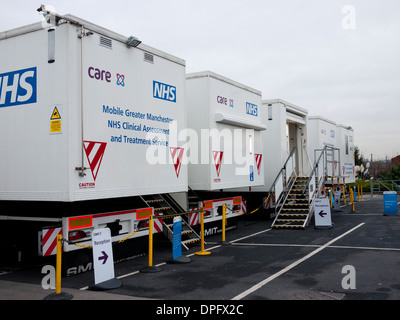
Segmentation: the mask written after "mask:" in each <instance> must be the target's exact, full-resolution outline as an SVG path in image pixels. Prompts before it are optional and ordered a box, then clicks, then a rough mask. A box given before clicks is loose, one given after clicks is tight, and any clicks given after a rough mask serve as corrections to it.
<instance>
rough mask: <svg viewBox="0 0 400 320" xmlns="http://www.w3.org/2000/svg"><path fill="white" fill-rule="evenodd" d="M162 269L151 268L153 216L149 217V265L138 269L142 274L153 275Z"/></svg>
mask: <svg viewBox="0 0 400 320" xmlns="http://www.w3.org/2000/svg"><path fill="white" fill-rule="evenodd" d="M161 270H162V269H161V268H160V267H157V266H153V215H152V214H151V215H150V217H149V265H148V266H147V267H144V268H142V269H140V270H139V271H140V272H143V273H155V272H160V271H161Z"/></svg>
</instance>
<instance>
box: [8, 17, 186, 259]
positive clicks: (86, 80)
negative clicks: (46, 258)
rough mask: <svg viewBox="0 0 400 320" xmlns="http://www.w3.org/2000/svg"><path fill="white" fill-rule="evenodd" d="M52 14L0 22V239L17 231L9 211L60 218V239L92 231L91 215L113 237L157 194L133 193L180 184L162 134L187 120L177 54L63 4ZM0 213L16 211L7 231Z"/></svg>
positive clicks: (171, 146)
mask: <svg viewBox="0 0 400 320" xmlns="http://www.w3.org/2000/svg"><path fill="white" fill-rule="evenodd" d="M55 21H56V24H55V25H52V26H50V25H47V24H46V23H36V24H32V25H28V26H25V27H21V28H18V29H14V30H10V31H5V32H2V33H0V52H1V56H2V59H1V61H0V150H1V153H0V163H1V166H0V200H6V201H1V202H0V206H1V207H2V210H1V214H2V215H3V216H1V217H0V220H3V221H0V222H1V224H0V227H1V230H2V231H3V230H4V231H6V232H5V233H3V232H1V235H2V238H1V239H0V242H1V243H5V242H8V241H10V239H9V238H8V236H11V235H17V237H18V238H21V237H20V235H21V234H25V235H27V233H24V231H23V230H22V227H21V226H22V222H21V221H22V220H23V219H22V218H20V217H19V216H28V217H24V220H28V221H35V222H34V223H35V224H36V223H38V221H41V222H43V223H47V224H48V225H55V224H57V225H58V226H60V224H59V222H60V221H61V220H62V221H63V231H62V232H63V237H64V238H65V239H67V240H68V239H69V240H71V239H72V236H73V237H74V239H75V241H84V242H83V243H84V244H85V243H90V235H91V232H92V230H93V228H94V227H96V226H98V227H104V226H109V227H110V228H111V229H113V230H114V231H112V236H113V241H115V240H119V239H121V238H124V237H126V236H127V235H129V234H130V233H131V232H132V231H133V230H135V229H136V228H138V226H139V224H140V223H141V222H143V220H141V219H143V217H145V216H148V215H149V210H148V209H151V208H150V207H153V204H152V203H154V202H155V201H152V202H151V201H148V202H147V201H145V200H144V199H143V200H140V201H136V200H137V199H136V198H140V197H135V196H144V195H154V194H163V193H174V192H183V191H187V186H188V184H187V179H188V178H187V166H181V163H178V162H177V159H176V157H174V156H175V155H176V154H177V150H178V149H179V147H180V146H179V145H177V143H178V142H177V141H176V139H171V136H174V135H173V134H172V130H173V129H175V130H176V131H180V130H182V129H183V128H185V127H186V112H185V102H184V91H185V61H184V60H182V59H179V58H176V57H174V56H172V55H169V54H167V53H164V52H162V51H159V50H156V49H154V48H151V47H149V46H146V45H144V44H140V45H139V46H137V45H138V42H136V43H135V41H134V39H133V38H130V39H128V37H124V36H122V35H119V34H116V33H114V32H112V31H109V30H106V29H104V28H102V27H100V26H97V25H94V24H92V23H89V22H87V21H84V20H82V19H79V18H77V17H74V16H71V15H67V16H64V17H62V16H58V15H56V16H55ZM127 40H131V41H130V42H129V43H128V42H127ZM139 43H140V42H139ZM135 46H136V47H135ZM175 136H176V135H175ZM135 199H136V200H135ZM105 201H114V202H112V203H111V204H110V203H109V202H105ZM157 201H158V200H157ZM158 202H159V201H158ZM33 208H34V209H33ZM140 208H144V209H145V211H144V212H143V211H138V210H136V209H140ZM97 209H99V211H96V210H97ZM151 212H153V211H151ZM44 213H46V215H45V214H44ZM98 213H101V215H97V216H95V214H98ZM72 216H80V218H70V217H72ZM43 217H45V218H43ZM18 219H19V221H18ZM4 220H9V221H10V223H11V221H18V222H15V223H16V224H17V225H16V226H15V225H14V227H15V229H14V232H13V233H12V234H9V232H8V231H9V230H10V229H11V228H9V227H7V226H6V224H5V222H4ZM28 224H29V223H28ZM142 225H143V224H142ZM144 226H145V224H144ZM32 228H33V224H32V223H31V224H30V225H28V226H27V229H26V231H27V232H30V231H31V229H32ZM51 230H53V231H54V230H55V229H51ZM10 232H11V231H10ZM54 232H55V231H54ZM147 234H148V231H147V230H146V229H144V231H139V232H138V233H137V234H136V235H135V236H140V235H147ZM18 235H19V236H18ZM114 236H115V237H114ZM3 237H4V238H3ZM26 237H27V236H26ZM26 237H24V238H26ZM36 237H37V235H36ZM2 241H4V242H2ZM43 241H44V239H43ZM21 242H22V240H21ZM24 242H25V243H27V241H26V240H25V241H24ZM29 242H31V241H29ZM44 245H45V244H43V246H44ZM76 248H77V247H74V246H69V245H66V244H64V250H66V251H68V250H73V249H76Z"/></svg>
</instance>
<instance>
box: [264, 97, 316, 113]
mask: <svg viewBox="0 0 400 320" xmlns="http://www.w3.org/2000/svg"><path fill="white" fill-rule="evenodd" d="M274 103H280V104H283V105H285V106H286V109H287V110H288V111H290V112H292V113H295V114H298V115H301V116H306V115H308V110H307V109H304V108H301V107H299V106H297V105H295V104H293V103H290V102H288V101H285V100H282V99H269V100H263V101H262V104H263V105H264V104H274Z"/></svg>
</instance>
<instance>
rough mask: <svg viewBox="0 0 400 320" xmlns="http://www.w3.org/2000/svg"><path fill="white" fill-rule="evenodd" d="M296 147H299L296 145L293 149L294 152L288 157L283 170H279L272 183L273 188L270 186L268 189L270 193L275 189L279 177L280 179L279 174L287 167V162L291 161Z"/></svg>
mask: <svg viewBox="0 0 400 320" xmlns="http://www.w3.org/2000/svg"><path fill="white" fill-rule="evenodd" d="M296 149H297V148H296V147H294V148H293V149H292V152H290V155H289V156H288V158H287V159H286V161H285V164H284V165H283V167H282V168H281V170H280V171H279V173H278V175H277V176H276V178H275V180H274V182H273V183H272V185H271V188H270V189H269V191H268V192H269V193H271V192H272V190H273V189H274V187H275V184H276V182H277V181H278V179H279V176H280V175H281V174H282V172H283V170H285V169H286V165H287V163H288V162H289V160H290V158H291V157H292V156H293V154H294V153H295V152H296Z"/></svg>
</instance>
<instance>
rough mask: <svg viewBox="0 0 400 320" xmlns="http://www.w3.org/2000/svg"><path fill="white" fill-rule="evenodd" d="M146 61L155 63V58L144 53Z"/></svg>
mask: <svg viewBox="0 0 400 320" xmlns="http://www.w3.org/2000/svg"><path fill="white" fill-rule="evenodd" d="M144 61H147V62H150V63H154V56H153V55H152V54H150V53H147V52H145V53H144Z"/></svg>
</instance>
